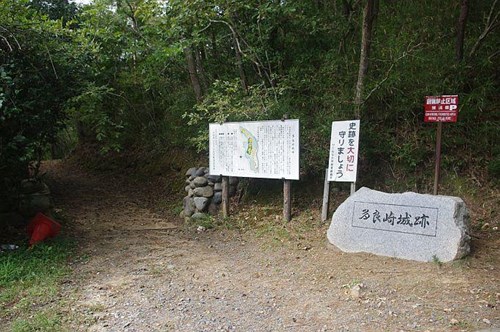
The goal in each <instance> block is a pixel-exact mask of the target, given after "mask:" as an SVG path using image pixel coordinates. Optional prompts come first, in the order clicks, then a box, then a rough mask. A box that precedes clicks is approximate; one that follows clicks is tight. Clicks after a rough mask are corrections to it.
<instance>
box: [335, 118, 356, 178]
mask: <svg viewBox="0 0 500 332" xmlns="http://www.w3.org/2000/svg"><path fill="white" fill-rule="evenodd" d="M359 125H360V123H359V120H351V121H335V122H332V134H331V139H330V159H329V162H328V181H335V182H356V174H357V170H358V150H359Z"/></svg>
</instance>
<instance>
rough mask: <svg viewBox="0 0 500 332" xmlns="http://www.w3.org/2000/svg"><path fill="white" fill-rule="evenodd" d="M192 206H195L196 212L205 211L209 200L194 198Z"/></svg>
mask: <svg viewBox="0 0 500 332" xmlns="http://www.w3.org/2000/svg"><path fill="white" fill-rule="evenodd" d="M193 200H194V205H195V206H196V210H198V211H199V212H203V211H205V209H206V208H207V206H208V203H209V199H208V198H206V197H195V198H194V199H193Z"/></svg>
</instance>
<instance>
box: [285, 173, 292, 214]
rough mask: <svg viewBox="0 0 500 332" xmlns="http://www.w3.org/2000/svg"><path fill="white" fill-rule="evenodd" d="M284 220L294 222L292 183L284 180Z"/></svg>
mask: <svg viewBox="0 0 500 332" xmlns="http://www.w3.org/2000/svg"><path fill="white" fill-rule="evenodd" d="M283 218H284V219H285V221H290V220H292V181H290V180H283Z"/></svg>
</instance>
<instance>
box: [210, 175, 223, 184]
mask: <svg viewBox="0 0 500 332" xmlns="http://www.w3.org/2000/svg"><path fill="white" fill-rule="evenodd" d="M207 179H208V181H212V182H213V183H218V182H221V181H222V177H221V176H220V175H208V176H207Z"/></svg>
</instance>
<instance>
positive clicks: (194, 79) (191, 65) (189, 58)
mask: <svg viewBox="0 0 500 332" xmlns="http://www.w3.org/2000/svg"><path fill="white" fill-rule="evenodd" d="M184 56H185V57H186V62H187V66H188V71H189V78H190V79H191V85H192V86H193V91H194V95H195V96H196V101H197V102H201V101H202V99H203V95H202V92H201V84H200V80H199V78H198V74H197V73H196V62H195V60H194V57H193V50H192V49H191V48H190V47H186V48H184Z"/></svg>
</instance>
